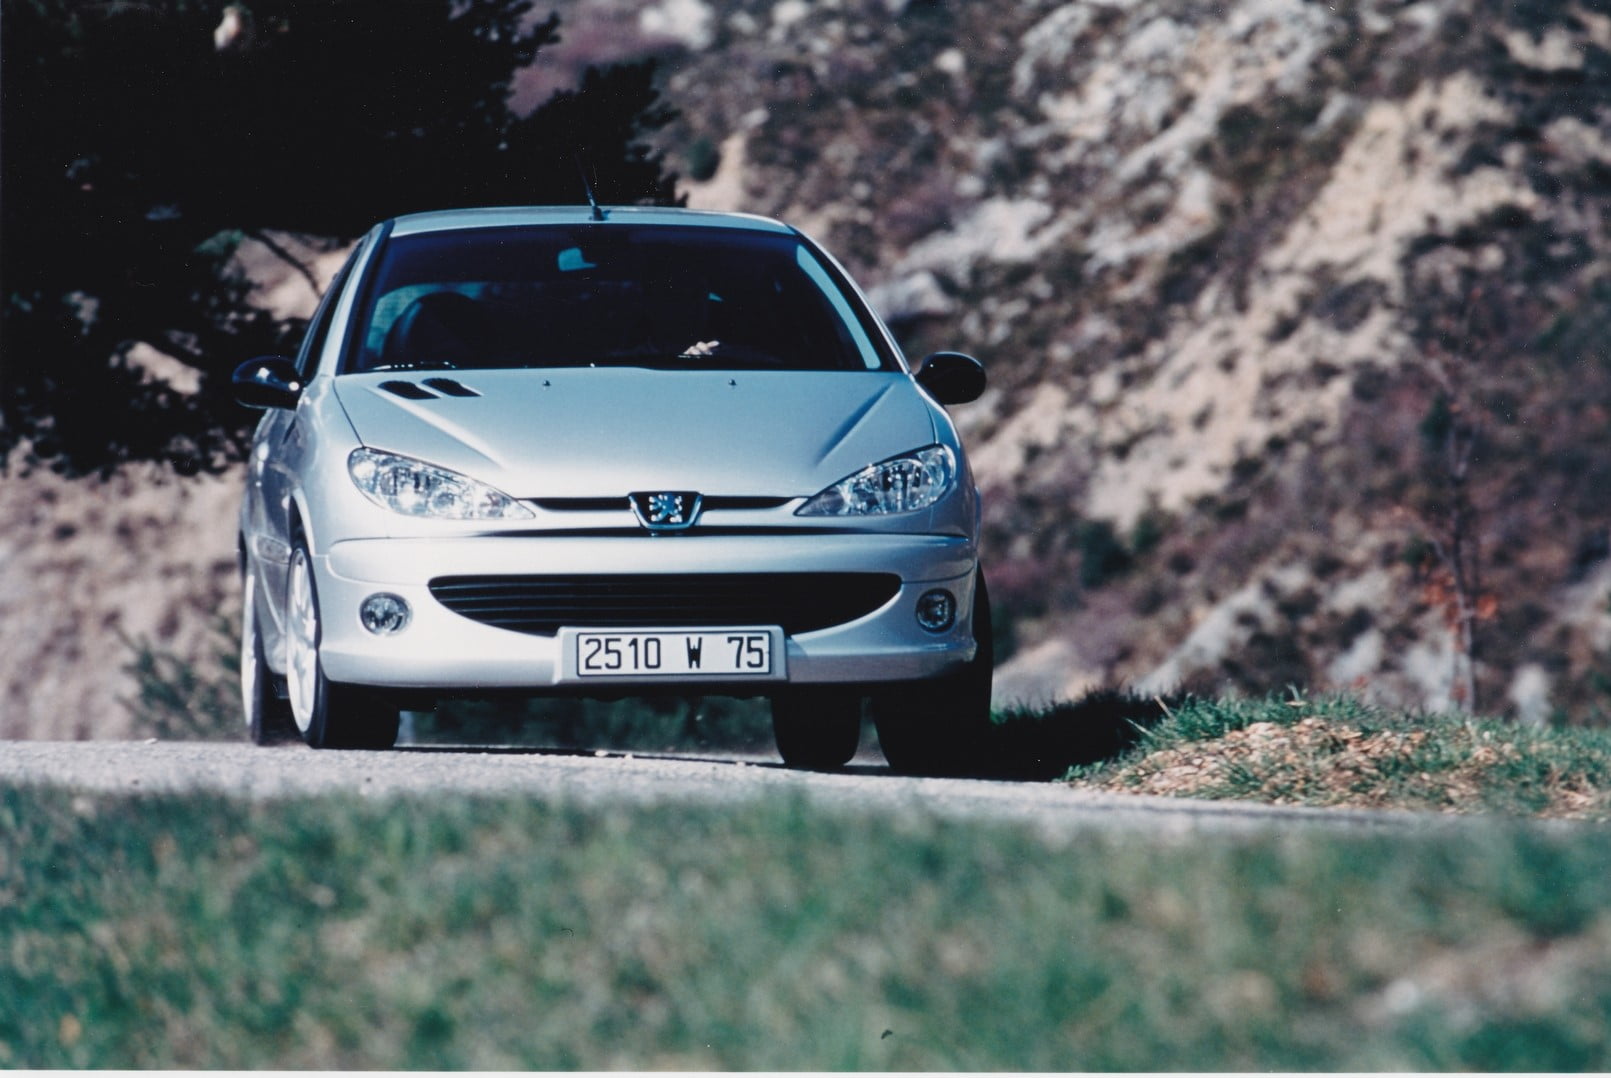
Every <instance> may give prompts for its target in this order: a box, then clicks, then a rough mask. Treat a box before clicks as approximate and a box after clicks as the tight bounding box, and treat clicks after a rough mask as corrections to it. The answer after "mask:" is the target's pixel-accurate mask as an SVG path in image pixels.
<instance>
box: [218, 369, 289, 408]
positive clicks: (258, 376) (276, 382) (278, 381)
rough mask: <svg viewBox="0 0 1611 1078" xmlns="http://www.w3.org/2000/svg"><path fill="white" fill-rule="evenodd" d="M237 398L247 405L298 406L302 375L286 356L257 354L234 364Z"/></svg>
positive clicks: (239, 401)
mask: <svg viewBox="0 0 1611 1078" xmlns="http://www.w3.org/2000/svg"><path fill="white" fill-rule="evenodd" d="M230 384H231V385H232V386H233V387H234V389H235V400H236V402H237V403H240V404H244V405H246V407H248V408H295V407H296V402H297V398H298V397H300V396H302V376H301V375H300V374H298V373H297V370H296V365H295V364H293V363H292V362H291V361H290V360H289V359H286V358H285V357H284V356H258V357H257V358H256V359H248V360H247V361H246V362H245V363H242V364H241V365H240V366H239V367H236V368H235V376H234V377H233V378H232V379H230Z"/></svg>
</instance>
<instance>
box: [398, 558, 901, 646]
mask: <svg viewBox="0 0 1611 1078" xmlns="http://www.w3.org/2000/svg"><path fill="white" fill-rule="evenodd" d="M900 586H901V580H900V577H898V576H896V575H895V574H893V573H699V574H678V575H673V574H663V575H649V576H602V575H596V576H595V575H585V576H440V577H437V578H436V579H434V580H432V581H431V584H430V587H431V594H432V595H434V596H436V598H437V601H439V602H440V603H441V604H442V605H443V606H446V607H447V608H448V609H449V610H452V611H453V612H454V613H456V614H462V615H464V616H465V617H467V618H471V619H473V620H475V621H479V622H482V623H483V624H486V625H495V626H497V627H498V628H500V629H511V630H513V631H515V632H518V633H534V634H540V635H544V636H551V635H553V634H554V633H555V632H557V631H558V630H559V629H560V628H562V627H571V628H623V629H625V628H635V627H643V626H664V627H666V628H675V627H681V626H688V627H698V626H706V625H711V626H716V625H779V626H782V628H783V631H784V632H785V633H790V634H793V633H808V632H812V631H813V630H816V629H826V628H828V627H829V626H833V625H843V624H844V623H845V622H847V621H854V620H855V619H857V618H859V617H862V616H864V615H867V614H871V613H872V612H873V611H874V610H877V609H878V608H879V607H881V606H883V605H884V604H885V603H887V602H889V600H890V599H892V598H893V597H894V596H895V593H896V592H897V591H899V590H900Z"/></svg>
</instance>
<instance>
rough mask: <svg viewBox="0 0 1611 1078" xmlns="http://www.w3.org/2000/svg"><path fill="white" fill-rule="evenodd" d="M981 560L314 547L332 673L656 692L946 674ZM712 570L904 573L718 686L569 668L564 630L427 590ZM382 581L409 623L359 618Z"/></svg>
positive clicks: (498, 686) (787, 547)
mask: <svg viewBox="0 0 1611 1078" xmlns="http://www.w3.org/2000/svg"><path fill="white" fill-rule="evenodd" d="M976 566H977V551H976V548H975V546H974V544H973V543H972V542H970V541H968V540H966V539H961V538H956V537H952V536H939V535H899V534H867V533H856V534H849V533H846V534H822V533H820V532H819V533H815V534H802V535H799V536H792V535H783V536H779V535H764V536H746V535H731V534H729V535H720V536H699V535H679V536H641V535H632V536H630V537H627V536H622V537H598V536H586V537H577V536H499V535H490V536H475V537H465V538H436V539H362V540H349V541H345V542H339V543H336V544H334V545H333V546H332V547H331V548H330V551H329V553H328V554H327V555H320V556H315V557H314V558H313V569H314V574H315V583H316V585H317V587H318V594H319V607H320V621H321V631H322V639H321V643H320V647H319V658H320V661H321V662H322V664H323V666H324V671H325V675H326V676H327V677H329V678H331V679H332V680H334V681H338V682H346V683H350V684H357V685H373V686H385V687H389V688H397V689H410V690H417V691H426V692H428V691H431V690H437V691H441V692H475V691H477V690H488V691H496V690H527V691H531V692H538V693H540V692H546V691H555V692H563V691H570V692H586V691H593V692H612V691H645V692H647V691H653V690H654V689H656V688H657V687H658V688H663V689H664V688H674V689H681V690H686V689H688V688H690V687H700V686H706V687H710V688H716V687H720V688H722V689H723V690H726V691H731V692H743V691H746V690H747V691H750V692H754V693H757V694H764V693H768V692H775V691H777V690H778V689H779V688H780V687H782V686H783V685H784V684H811V685H821V684H847V685H876V684H880V683H885V682H900V681H912V680H918V679H923V678H929V677H935V676H938V675H941V674H945V673H947V672H949V671H951V670H954V669H956V668H957V667H959V666H961V665H962V664H964V663H966V662H968V661H969V660H971V659H972V658H973V656H974V652H975V644H974V640H973V634H972V631H971V629H970V627H969V626H970V625H971V617H970V614H971V611H972V608H973V591H974V579H975V569H976ZM710 572H720V573H780V572H787V573H836V572H883V573H891V574H894V575H896V576H898V577H900V580H901V586H900V588H899V589H898V590H897V592H896V594H895V595H894V597H893V598H891V599H890V600H889V601H888V602H886V603H885V604H884V605H883V606H881V607H879V608H878V609H877V610H874V611H873V612H872V613H870V614H867V615H866V616H864V617H860V618H857V619H856V620H854V621H851V622H848V623H846V624H843V625H836V626H832V627H830V628H826V629H821V630H817V631H812V632H800V633H796V634H794V635H780V636H779V637H778V639H779V640H780V642H781V644H782V647H781V652H782V659H783V663H782V668H781V670H778V671H777V672H776V675H775V676H774V677H773V678H772V679H770V680H757V681H753V682H750V681H744V682H734V681H731V680H729V681H725V682H722V683H720V685H719V686H717V685H714V684H712V683H709V682H702V681H698V680H693V679H689V678H671V679H668V678H659V677H657V678H652V679H643V678H638V679H632V678H623V679H618V680H616V679H600V678H589V679H587V682H586V683H585V684H581V683H578V682H576V681H574V680H569V679H568V678H567V663H566V656H565V655H564V653H563V650H564V642H565V641H566V640H567V639H568V637H567V636H566V635H565V634H555V635H552V636H544V635H534V634H529V633H523V632H514V631H511V630H508V629H500V628H496V627H493V626H489V625H485V624H482V623H480V622H477V621H474V620H471V619H470V618H467V617H464V616H462V615H460V614H457V613H454V612H453V611H451V610H449V609H448V608H447V607H445V606H443V605H442V604H441V603H439V602H438V601H437V600H436V598H435V597H433V596H432V594H431V592H430V589H429V581H430V580H432V579H433V578H436V577H441V576H454V575H476V574H481V575H487V576H498V575H506V574H508V575H514V574H522V573H528V574H529V573H542V574H586V573H598V574H634V573H636V574H668V573H690V574H691V573H710ZM931 588H945V589H947V590H949V591H950V592H951V593H952V594H953V595H955V596H956V599H957V617H956V622H955V624H954V625H953V627H952V628H951V629H949V630H947V631H946V632H943V633H931V632H928V631H926V630H924V629H923V628H921V627H920V626H919V625H918V623H917V619H916V609H917V602H918V598H919V596H921V595H922V594H923V593H924V592H926V591H928V590H930V589H931ZM376 592H390V593H391V594H394V595H399V596H401V597H402V598H404V599H405V600H407V602H408V604H409V606H410V607H411V608H412V618H411V621H410V624H409V626H408V628H407V629H405V630H404V631H402V632H401V633H398V634H396V635H392V636H376V635H373V634H371V633H370V632H368V631H367V630H365V629H364V628H363V626H362V625H361V624H360V622H359V618H358V609H359V604H361V603H362V602H363V600H364V599H365V598H367V597H368V596H370V595H373V594H375V593H376ZM735 627H737V626H735ZM745 627H748V626H745ZM660 628H664V629H668V630H669V629H677V628H679V626H677V625H675V624H667V625H664V626H660ZM573 666H574V664H572V667H573Z"/></svg>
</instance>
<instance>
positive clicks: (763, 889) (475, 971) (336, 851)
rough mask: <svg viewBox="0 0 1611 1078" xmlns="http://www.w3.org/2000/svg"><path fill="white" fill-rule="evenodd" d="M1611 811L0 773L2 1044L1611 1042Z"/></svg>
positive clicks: (1223, 1060)
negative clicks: (642, 801)
mask: <svg viewBox="0 0 1611 1078" xmlns="http://www.w3.org/2000/svg"><path fill="white" fill-rule="evenodd" d="M1607 880H1611V840H1608V837H1607V836H1606V834H1605V833H1604V832H1603V831H1600V830H1597V829H1588V828H1583V827H1571V828H1569V829H1567V830H1564V831H1552V832H1542V831H1539V830H1537V829H1529V828H1523V827H1520V826H1511V825H1500V824H1496V823H1486V824H1481V825H1473V824H1467V825H1465V826H1462V827H1460V828H1459V829H1457V830H1449V829H1436V830H1434V831H1432V832H1429V833H1424V834H1408V833H1400V834H1391V835H1386V834H1383V835H1374V836H1372V835H1357V834H1349V833H1338V832H1332V831H1317V830H1308V829H1305V830H1300V831H1291V832H1288V833H1284V834H1269V835H1265V836H1262V837H1246V836H1244V837H1239V838H1230V837H1214V836H1210V835H1204V834H1195V833H1188V834H1176V835H1174V836H1171V835H1169V834H1149V833H1144V832H1139V831H1129V832H1124V833H1115V834H1102V833H1096V832H1082V833H1079V834H1076V835H1074V836H1072V837H1070V838H1068V839H1065V840H1061V841H1047V840H1044V839H1041V838H1039V837H1037V836H1036V835H1035V834H1033V833H1032V832H1030V831H1028V830H1025V829H1021V828H1017V827H1012V826H1006V825H990V824H985V823H972V824H964V823H957V822H943V823H942V822H936V821H932V820H922V819H915V820H908V821H889V820H880V819H869V818H863V817H859V816H855V815H852V814H849V813H842V812H833V811H828V810H825V809H822V808H815V807H811V806H810V805H807V804H804V803H801V802H790V803H783V804H779V803H765V802H757V803H755V804H753V805H750V806H747V807H744V808H741V809H738V810H733V809H722V808H715V807H710V806H690V805H677V806H675V807H668V806H666V805H659V806H638V807H620V808H614V809H584V808H581V807H575V806H572V807H555V806H551V805H546V804H543V803H540V802H537V801H533V800H528V799H524V798H505V799H448V800H444V801H425V800H416V799H393V800H369V799H358V798H332V797H323V798H313V799H303V800H293V801H285V802H279V803H275V804H266V805H265V804H251V803H243V802H238V801H232V800H226V799H221V798H216V797H210V796H205V797H204V796H198V797H125V796H90V795H82V794H80V795H74V794H70V793H66V792H62V791H55V790H45V789H22V790H5V791H0V1067H28V1068H32V1067H52V1068H55V1067H135V1068H180V1067H182V1068H201V1067H205V1068H265V1067H272V1068H332V1067H334V1068H344V1069H365V1068H376V1067H379V1068H454V1069H457V1068H497V1069H532V1068H535V1069H578V1068H583V1069H614V1068H635V1069H646V1068H692V1069H796V1068H810V1069H830V1070H831V1069H893V1070H903V1069H912V1070H933V1069H969V1070H992V1069H1021V1070H1057V1071H1064V1070H1087V1069H1093V1070H1102V1069H1116V1070H1134V1069H1147V1070H1153V1069H1156V1070H1174V1069H1196V1070H1218V1069H1235V1070H1256V1069H1264V1068H1277V1069H1326V1070H1375V1069H1456V1068H1475V1069H1492V1070H1506V1069H1528V1070H1583V1069H1604V1068H1606V1067H1608V1066H1611V905H1608V897H1611V885H1608V883H1607Z"/></svg>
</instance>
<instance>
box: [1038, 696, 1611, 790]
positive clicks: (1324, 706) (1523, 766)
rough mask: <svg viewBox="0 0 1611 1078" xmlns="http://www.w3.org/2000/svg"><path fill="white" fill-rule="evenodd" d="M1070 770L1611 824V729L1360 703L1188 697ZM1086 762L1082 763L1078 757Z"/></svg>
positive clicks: (1109, 777)
mask: <svg viewBox="0 0 1611 1078" xmlns="http://www.w3.org/2000/svg"><path fill="white" fill-rule="evenodd" d="M1158 707H1159V710H1160V711H1161V712H1162V713H1161V714H1160V715H1158V716H1157V717H1156V718H1151V717H1148V718H1146V719H1144V721H1143V722H1142V723H1141V724H1139V725H1138V726H1131V727H1130V729H1131V735H1130V737H1129V738H1128V739H1127V742H1128V744H1127V746H1126V747H1122V748H1120V749H1119V751H1118V752H1116V753H1115V754H1112V755H1110V757H1109V758H1107V759H1100V760H1097V761H1096V762H1087V761H1079V762H1078V763H1079V765H1080V766H1076V767H1074V769H1073V771H1072V773H1071V775H1070V778H1071V780H1072V781H1074V782H1075V783H1076V784H1078V785H1081V786H1086V787H1094V788H1099V789H1106V790H1115V791H1129V792H1137V793H1156V794H1168V795H1172V796H1182V797H1201V798H1232V799H1240V800H1249V801H1264V802H1269V803H1273V804H1291V805H1316V806H1347V807H1353V808H1401V809H1422V810H1431V811H1440V812H1493V813H1502V814H1509V815H1526V816H1549V817H1565V818H1575V819H1593V820H1606V819H1611V734H1607V732H1605V731H1603V730H1585V729H1579V728H1571V727H1564V728H1530V727H1521V726H1517V725H1515V724H1513V723H1500V722H1495V721H1491V720H1481V719H1473V718H1470V717H1468V716H1460V715H1406V714H1403V713H1401V712H1394V711H1387V710H1384V709H1381V708H1373V707H1369V706H1367V705H1365V704H1362V703H1360V702H1358V701H1357V700H1353V699H1349V698H1346V697H1330V698H1316V699H1304V698H1301V697H1294V698H1291V699H1279V698H1273V697H1272V698H1267V699H1262V700H1209V699H1188V700H1183V701H1176V702H1175V704H1174V706H1172V707H1170V706H1167V705H1158ZM1073 762H1075V761H1071V763H1073Z"/></svg>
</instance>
